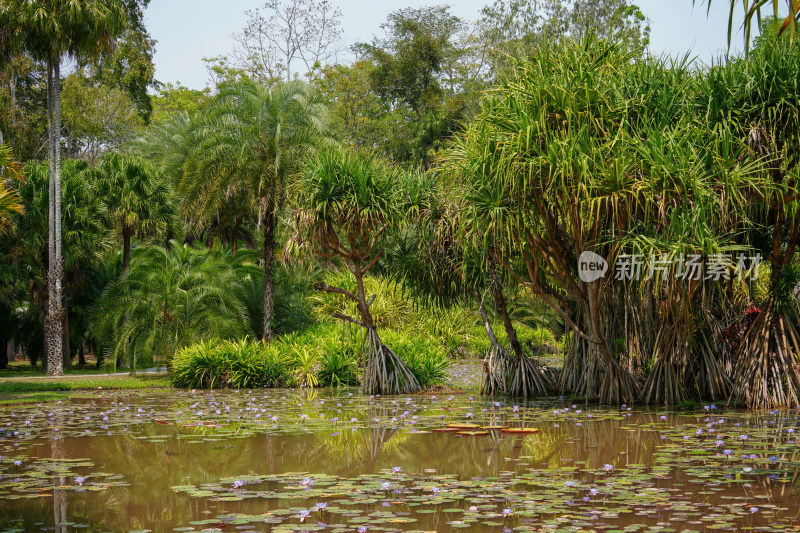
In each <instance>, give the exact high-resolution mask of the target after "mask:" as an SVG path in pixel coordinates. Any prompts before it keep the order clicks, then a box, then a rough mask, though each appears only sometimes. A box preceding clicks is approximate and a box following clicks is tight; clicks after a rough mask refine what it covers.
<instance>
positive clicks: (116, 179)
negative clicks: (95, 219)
mask: <svg viewBox="0 0 800 533" xmlns="http://www.w3.org/2000/svg"><path fill="white" fill-rule="evenodd" d="M95 183H96V188H97V194H98V196H99V197H100V198H102V201H103V203H104V204H105V207H106V210H107V212H108V216H109V217H111V220H112V221H113V223H114V224H115V225H116V226H117V227H118V228H119V230H120V232H121V233H122V270H123V272H126V271H127V270H128V266H129V265H130V254H131V237H134V236H138V237H139V238H140V239H141V238H142V237H145V236H147V235H158V234H164V233H165V232H166V231H167V229H169V227H170V226H171V225H172V222H173V220H174V218H175V207H174V206H175V200H174V192H173V191H172V188H171V187H170V186H169V184H168V183H167V181H166V180H165V179H164V177H163V175H162V174H161V173H160V172H159V171H157V170H156V168H155V167H154V166H153V165H152V164H150V163H149V162H148V161H146V160H144V159H142V158H140V157H136V156H122V155H118V154H114V155H111V156H108V157H107V158H105V159H104V160H103V162H102V164H101V165H100V167H99V168H98V169H97V170H96V172H95Z"/></svg>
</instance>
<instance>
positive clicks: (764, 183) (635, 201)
mask: <svg viewBox="0 0 800 533" xmlns="http://www.w3.org/2000/svg"><path fill="white" fill-rule="evenodd" d="M798 64H800V63H798V52H797V49H796V48H794V49H793V48H791V47H788V46H785V47H778V48H776V49H774V50H756V51H754V53H753V57H752V58H751V59H750V61H749V62H744V61H741V62H736V61H732V62H729V63H728V64H726V65H723V66H719V67H715V68H712V69H710V70H709V71H707V72H702V71H700V72H698V71H697V70H694V69H693V68H692V65H691V64H690V63H689V62H688V61H666V60H658V59H653V58H642V57H640V56H639V52H638V51H637V50H632V49H630V48H629V47H627V46H625V45H624V44H622V43H619V42H615V41H613V40H599V39H596V38H592V37H589V38H588V39H586V40H584V42H583V43H580V44H578V43H564V44H561V45H557V46H555V47H552V48H546V49H543V50H542V51H541V52H540V53H539V54H538V55H537V56H536V57H535V58H531V59H529V60H521V61H520V62H519V63H518V65H517V67H516V68H515V70H514V72H513V74H511V75H510V76H508V77H507V78H506V79H505V80H503V81H502V82H501V84H500V86H499V87H497V88H496V89H494V90H492V91H490V92H489V93H488V95H487V97H486V98H485V100H484V103H483V111H482V113H481V114H480V115H479V116H478V117H477V118H476V120H475V121H474V122H473V123H472V124H470V125H469V126H468V127H467V129H466V131H465V133H464V134H463V135H462V136H461V137H460V138H459V139H457V140H456V141H455V142H454V143H453V144H452V146H451V148H450V149H449V150H448V152H447V153H446V154H445V156H444V157H443V169H444V174H445V175H447V176H449V177H450V179H451V180H452V183H453V184H454V187H456V188H457V195H458V196H459V197H460V198H466V199H467V200H466V203H465V204H463V211H464V215H463V216H462V217H461V218H462V221H461V223H460V225H459V232H458V234H459V235H460V236H461V237H462V238H464V239H469V240H471V241H472V242H474V243H476V245H477V246H478V247H479V249H481V250H483V252H484V258H485V259H484V263H485V265H488V267H485V268H484V270H486V271H488V269H487V268H491V264H492V263H496V264H498V265H500V266H502V268H503V269H504V270H505V272H506V274H507V275H508V276H509V277H511V278H512V279H514V280H516V281H517V282H518V283H519V284H520V285H521V286H524V287H526V288H527V289H528V290H530V291H531V293H532V294H533V295H535V297H536V298H537V299H539V300H540V301H542V302H545V303H546V304H547V305H548V306H549V307H550V308H551V309H552V310H553V311H554V312H555V313H556V314H557V315H558V316H559V317H560V318H561V319H562V320H563V321H564V323H565V324H566V325H567V326H568V328H569V329H570V330H571V332H572V335H573V337H572V338H573V343H572V347H571V351H570V354H569V356H568V358H567V360H566V362H565V366H564V368H563V371H562V373H561V376H560V381H559V388H560V390H561V391H562V392H563V393H572V394H576V395H578V396H581V397H585V398H592V399H599V400H600V401H603V402H608V403H622V402H633V401H640V400H645V401H651V402H663V403H675V402H678V401H680V400H682V399H684V398H686V397H687V396H694V397H704V398H726V397H728V396H729V395H733V399H735V400H737V401H740V402H742V403H747V404H748V405H751V406H756V405H758V406H760V405H776V404H777V405H784V404H788V403H797V397H796V394H797V391H798V390H799V389H798V387H797V381H796V373H797V369H796V366H795V365H794V364H793V361H794V360H795V359H796V357H797V356H798V354H800V349H798V348H799V347H798V345H797V344H796V332H795V331H793V327H794V326H792V323H794V324H796V323H797V322H796V320H794V322H792V318H790V317H794V316H796V315H794V314H789V315H786V314H784V315H783V318H780V319H778V318H772V317H773V316H774V315H773V314H771V313H772V312H773V311H771V310H772V309H774V307H775V302H776V300H775V286H776V285H775V283H774V282H773V284H772V286H773V290H772V291H771V296H770V298H769V299H767V300H766V301H758V302H756V301H753V300H752V299H751V298H749V296H748V284H747V281H746V280H739V279H738V278H737V277H736V276H735V275H733V273H734V271H735V267H736V264H735V261H736V259H735V258H736V257H737V254H740V253H746V254H747V255H754V254H755V253H757V252H758V251H759V249H758V246H759V242H758V240H759V239H758V235H759V234H761V233H763V234H765V235H766V234H769V233H771V235H770V237H769V240H770V247H769V248H770V249H769V251H767V252H766V253H765V254H764V255H765V259H769V262H770V266H771V269H772V276H773V278H774V279H777V278H776V276H777V277H778V278H780V276H781V274H776V271H778V270H782V269H788V270H789V271H793V267H791V265H793V264H795V261H796V260H795V258H794V255H795V248H796V246H797V243H798V239H800V220H799V219H798V217H797V207H798V205H800V204H798V203H797V189H798V183H797V177H796V163H795V160H796V154H797V149H798V147H800V145H798V143H797V131H798V128H797V122H796V119H797V116H798V111H797V109H798V106H797V104H798V103H800V93H798V92H797V88H796V83H795V82H796V79H797V72H796V69H797V68H798V67H797V65H798ZM457 201H459V202H461V200H460V199H459V200H457ZM742 206H752V209H748V210H743V209H742ZM587 251H588V252H593V253H594V254H596V255H597V256H599V257H602V258H604V259H605V260H606V261H607V262H608V263H609V264H610V265H611V267H610V272H609V273H608V275H607V276H606V277H605V278H601V279H599V280H597V281H594V282H591V283H585V282H583V281H582V280H581V279H580V275H579V270H578V259H579V257H580V256H581V254H582V253H583V252H587ZM634 254H638V255H639V256H641V257H642V258H645V264H644V265H643V267H642V269H643V272H642V275H641V276H639V277H638V279H637V278H636V277H630V279H625V278H628V277H627V276H621V277H623V279H621V280H615V279H614V278H615V276H616V275H617V274H618V271H616V270H615V265H616V264H617V263H618V260H620V259H624V257H625V256H628V255H634ZM692 254H697V255H699V256H701V257H703V258H704V259H703V261H704V262H705V264H706V266H707V262H708V260H709V258H711V257H725V258H727V262H726V263H724V265H723V266H722V268H723V270H724V271H725V275H724V278H725V279H723V280H721V281H714V280H709V279H706V276H705V273H703V276H702V277H701V278H700V279H698V280H691V279H689V280H687V279H683V278H681V277H680V276H679V275H678V274H679V273H680V267H681V258H685V257H687V256H689V255H692ZM731 258H733V259H731ZM652 259H657V261H658V262H659V263H658V264H660V265H668V266H667V267H666V268H658V269H655V268H651V267H654V266H656V261H653V260H652ZM783 276H784V277H786V275H783ZM781 279H782V278H781ZM751 282H752V280H751ZM792 282H796V281H795V280H794V279H792V280H788V281H787V282H786V283H784V284H783V285H784V286H787V287H789V286H791V287H793V286H794V284H793V283H792ZM782 301H784V302H786V301H788V300H787V299H786V298H784V299H782ZM751 304H752V305H756V306H758V308H759V309H762V310H763V314H762V315H761V316H762V318H761V319H760V320H757V321H756V322H763V323H764V324H766V325H765V326H762V329H763V330H764V331H766V332H767V333H766V334H761V335H758V334H756V333H755V332H753V331H748V332H747V334H746V340H745V342H744V343H742V344H741V345H740V349H738V350H737V349H731V347H730V345H729V344H726V340H725V339H724V335H723V334H722V332H723V331H730V330H731V328H732V327H733V325H734V324H735V323H737V321H739V322H741V321H742V320H744V319H743V317H744V310H745V308H746V306H747V305H751ZM790 308H792V307H791V305H789V306H786V305H784V306H783V307H782V309H784V311H783V312H784V313H789V311H788V309H790ZM791 313H794V311H792V312H791ZM776 320H777V321H776ZM754 327H755V326H754ZM770 331H772V332H773V333H769V332H770ZM751 335H755V339H757V340H755V341H753V340H751V337H750V336H751ZM765 335H767V336H770V335H771V336H772V337H775V340H774V341H769V342H767V336H765ZM758 342H761V343H762V346H764V347H763V348H760V349H758V350H757V351H756V355H754V353H753V350H754V346H755V343H758ZM748 346H750V347H749V348H748ZM743 363H747V366H748V368H749V370H748V371H747V372H739V373H737V374H736V375H734V374H735V373H734V369H735V368H741V367H742V364H743ZM757 388H758V389H759V390H761V391H762V392H761V393H760V394H752V393H751V392H750V391H752V390H755V389H757ZM768 391H770V392H768ZM777 391H780V392H777Z"/></svg>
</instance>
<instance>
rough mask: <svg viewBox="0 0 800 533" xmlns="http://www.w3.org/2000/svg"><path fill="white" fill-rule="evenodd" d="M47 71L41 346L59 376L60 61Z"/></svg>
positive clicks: (49, 371) (61, 335) (61, 265)
mask: <svg viewBox="0 0 800 533" xmlns="http://www.w3.org/2000/svg"><path fill="white" fill-rule="evenodd" d="M49 67H50V68H49V69H48V74H49V76H48V83H49V87H48V93H49V94H50V95H51V96H50V98H49V100H50V101H49V107H50V109H49V110H48V111H49V112H48V115H49V117H48V118H49V119H50V120H49V124H48V126H49V127H48V130H49V131H48V140H49V144H50V147H49V148H50V166H49V170H50V187H49V195H50V205H49V212H48V219H49V230H48V237H49V242H48V250H49V252H50V253H49V254H48V256H49V257H48V273H47V275H48V278H49V283H48V309H47V312H48V319H47V321H46V325H47V328H46V331H45V343H46V351H47V356H46V357H47V359H48V361H47V374H48V375H50V376H60V375H62V374H63V373H64V371H63V338H64V332H63V323H62V319H63V312H64V311H63V309H64V304H63V290H62V284H63V270H64V262H63V257H62V252H61V150H60V143H61V102H60V99H61V91H60V78H61V73H60V58H55V59H51V61H50V65H49Z"/></svg>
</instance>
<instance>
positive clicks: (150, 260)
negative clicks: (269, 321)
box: [89, 241, 260, 369]
mask: <svg viewBox="0 0 800 533" xmlns="http://www.w3.org/2000/svg"><path fill="white" fill-rule="evenodd" d="M252 259H254V258H253V257H250V256H248V255H247V254H239V257H238V258H237V259H236V260H234V259H233V258H232V256H231V255H230V250H229V249H225V248H223V249H220V250H215V249H208V248H205V247H202V246H198V247H191V246H189V245H179V244H178V243H176V242H174V241H173V242H172V246H170V248H169V249H166V248H164V247H161V246H150V247H147V248H141V249H139V250H138V251H135V252H134V254H133V259H132V261H131V264H130V269H129V270H128V272H127V273H125V274H124V275H123V276H121V277H120V278H118V279H117V280H116V281H114V282H113V283H111V284H110V285H109V286H108V288H107V289H106V290H105V291H104V292H103V295H102V296H101V297H100V299H99V300H98V301H97V304H96V305H95V307H94V308H93V309H92V312H91V316H90V319H89V323H90V331H91V333H92V335H93V336H94V338H95V339H96V342H97V345H98V349H99V350H101V351H102V352H103V354H104V355H107V356H108V357H109V359H110V362H111V363H112V364H113V365H114V366H115V367H116V366H127V367H128V368H131V369H135V368H141V367H142V365H149V364H151V363H152V362H154V361H161V362H166V361H167V360H168V359H169V357H171V356H172V354H174V353H175V351H176V350H178V349H179V348H181V347H183V346H185V345H187V344H190V343H192V342H196V341H198V340H208V339H210V338H221V339H226V338H240V337H245V336H246V335H247V334H248V333H249V331H250V328H249V323H248V316H247V310H246V308H245V304H244V297H245V294H244V291H245V285H246V284H247V283H248V281H249V280H250V279H251V278H253V277H255V276H258V275H259V274H260V269H259V268H258V267H257V266H256V265H255V264H254V263H253V261H252Z"/></svg>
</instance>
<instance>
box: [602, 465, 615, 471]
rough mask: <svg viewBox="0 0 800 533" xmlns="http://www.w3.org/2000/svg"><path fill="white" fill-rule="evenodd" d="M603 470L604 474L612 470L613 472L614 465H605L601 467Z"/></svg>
mask: <svg viewBox="0 0 800 533" xmlns="http://www.w3.org/2000/svg"><path fill="white" fill-rule="evenodd" d="M603 468H604V469H605V471H606V472H611V471H612V470H614V465H608V464H606V465H603Z"/></svg>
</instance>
